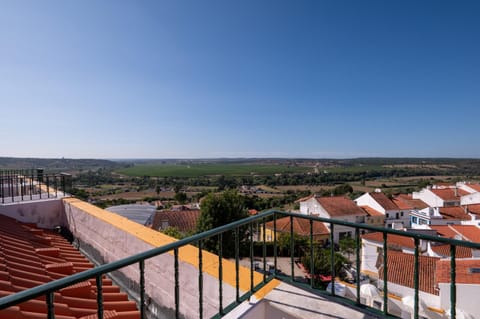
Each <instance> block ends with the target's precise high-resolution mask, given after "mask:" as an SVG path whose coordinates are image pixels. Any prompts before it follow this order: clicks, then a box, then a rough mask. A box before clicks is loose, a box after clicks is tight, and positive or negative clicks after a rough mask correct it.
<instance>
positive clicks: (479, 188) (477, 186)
mask: <svg viewBox="0 0 480 319" xmlns="http://www.w3.org/2000/svg"><path fill="white" fill-rule="evenodd" d="M467 186H468V187H470V188H471V189H473V190H475V191H477V192H480V184H467Z"/></svg>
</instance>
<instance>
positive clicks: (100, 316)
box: [95, 275, 103, 319]
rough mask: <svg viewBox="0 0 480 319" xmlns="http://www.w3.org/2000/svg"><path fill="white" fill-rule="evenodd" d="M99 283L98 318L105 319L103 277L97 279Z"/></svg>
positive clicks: (99, 276) (98, 276)
mask: <svg viewBox="0 0 480 319" xmlns="http://www.w3.org/2000/svg"><path fill="white" fill-rule="evenodd" d="M95 279H96V283H97V309H98V310H97V318H98V319H103V288H102V275H97V276H96V277H95Z"/></svg>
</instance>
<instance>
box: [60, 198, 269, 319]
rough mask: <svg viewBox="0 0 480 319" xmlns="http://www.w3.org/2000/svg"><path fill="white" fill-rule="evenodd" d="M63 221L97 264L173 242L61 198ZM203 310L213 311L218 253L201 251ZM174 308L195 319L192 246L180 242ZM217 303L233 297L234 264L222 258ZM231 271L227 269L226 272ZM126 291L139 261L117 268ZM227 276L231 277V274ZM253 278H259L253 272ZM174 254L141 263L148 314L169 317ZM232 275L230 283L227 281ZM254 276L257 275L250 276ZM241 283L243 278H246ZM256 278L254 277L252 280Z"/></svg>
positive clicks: (134, 280)
mask: <svg viewBox="0 0 480 319" xmlns="http://www.w3.org/2000/svg"><path fill="white" fill-rule="evenodd" d="M64 206H65V215H66V220H67V225H68V227H69V229H70V231H71V232H72V233H73V235H74V237H75V238H77V239H78V241H79V244H80V248H81V249H84V250H85V251H86V252H87V254H89V255H90V256H91V257H93V258H94V259H96V260H97V261H98V262H100V263H108V262H112V261H115V260H119V259H122V258H125V257H129V256H132V255H134V254H137V253H140V252H143V251H146V250H149V249H152V248H154V247H159V246H162V245H165V244H168V243H171V242H173V241H175V239H173V238H171V237H169V236H166V235H164V234H162V233H159V232H157V231H154V230H152V229H149V228H146V227H144V226H142V225H139V224H137V223H134V222H132V221H129V220H128V219H126V218H124V217H121V216H119V215H117V214H114V213H110V212H107V211H105V210H103V209H100V208H97V207H95V206H93V205H90V204H88V203H86V202H83V201H80V200H78V199H65V200H64ZM202 255H203V269H204V273H203V287H204V290H203V291H204V294H203V298H204V299H203V311H204V316H205V317H211V316H212V315H214V314H216V313H217V312H218V298H219V297H218V295H219V283H218V279H217V278H218V277H217V276H216V275H215V274H216V273H218V256H216V255H213V254H211V253H208V252H206V251H203V253H202ZM179 256H180V258H179V281H180V312H181V314H182V315H183V316H185V317H186V318H198V316H199V315H198V314H199V293H198V291H199V289H198V273H199V271H198V248H196V247H194V246H186V247H184V248H182V249H180V251H179ZM223 266H224V273H225V275H224V276H225V277H224V282H223V305H224V306H226V305H228V304H229V303H231V302H233V301H234V299H235V288H234V284H233V285H232V284H230V283H232V282H233V283H234V282H235V281H234V278H235V277H234V273H235V272H234V268H232V267H234V265H233V264H232V263H231V262H229V261H226V260H224V261H223ZM232 269H233V271H232ZM121 274H122V275H121V276H120V277H123V279H124V280H125V279H127V281H128V282H127V283H125V282H124V283H123V284H124V285H125V286H128V287H129V289H132V290H137V291H138V285H139V280H140V272H139V265H138V264H136V265H132V266H129V267H126V268H124V269H122V270H121ZM232 276H233V277H232ZM256 277H259V276H257V275H256ZM174 278H175V274H174V257H173V252H172V253H171V254H164V255H161V256H158V257H155V258H152V259H149V260H147V261H146V262H145V291H146V295H147V300H146V303H147V306H148V310H149V312H150V316H151V317H152V318H170V317H172V315H173V314H174V309H175V299H174V287H175V282H174ZM247 278H249V270H248V269H244V268H242V269H241V283H242V285H241V286H242V287H241V288H243V289H241V290H242V293H243V292H245V290H247V289H244V286H248V287H249V283H250V281H249V280H248V281H247V280H246V279H247ZM232 279H233V281H232ZM256 279H260V278H256ZM246 281H247V282H246ZM256 281H257V280H256Z"/></svg>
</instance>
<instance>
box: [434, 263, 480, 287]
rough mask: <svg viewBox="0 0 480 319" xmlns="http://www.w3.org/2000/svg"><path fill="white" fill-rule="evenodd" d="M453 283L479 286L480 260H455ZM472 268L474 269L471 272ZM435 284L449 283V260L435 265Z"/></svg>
mask: <svg viewBox="0 0 480 319" xmlns="http://www.w3.org/2000/svg"><path fill="white" fill-rule="evenodd" d="M455 264H456V266H455V274H456V276H455V282H456V283H457V284H477V285H478V284H480V272H479V271H480V259H456V260H455ZM472 268H473V269H475V270H473V271H472ZM436 274H437V279H436V283H437V284H438V283H449V282H450V259H442V260H440V261H439V262H438V263H437V269H436Z"/></svg>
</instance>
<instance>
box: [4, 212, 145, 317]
mask: <svg viewBox="0 0 480 319" xmlns="http://www.w3.org/2000/svg"><path fill="white" fill-rule="evenodd" d="M0 255H1V257H0V263H1V267H0V269H1V271H0V279H1V280H0V296H4V295H9V294H13V293H16V292H18V291H22V290H25V289H27V288H31V287H35V286H38V285H40V284H43V283H46V282H50V281H52V280H54V279H57V278H62V277H65V276H67V274H69V273H72V272H74V271H77V270H79V269H86V268H92V267H93V264H92V263H90V262H88V260H87V259H85V257H83V256H82V255H81V254H80V252H79V251H78V250H76V249H75V248H73V247H72V246H71V245H70V244H69V243H68V242H67V240H66V239H64V238H63V237H61V236H60V235H59V234H57V233H55V232H53V231H50V230H44V229H38V228H36V227H35V226H34V225H32V224H22V223H20V222H17V221H16V220H14V219H12V218H9V217H6V216H3V215H0ZM59 272H64V274H61V273H59ZM102 282H103V293H104V295H103V296H104V300H105V303H104V307H105V310H112V311H116V313H117V314H118V315H119V318H124V319H129V318H139V315H140V313H139V312H138V311H137V310H136V304H135V303H134V302H132V301H126V300H127V299H128V297H127V295H126V294H124V293H119V292H120V289H119V288H118V287H116V286H112V281H111V280H110V279H104V280H102ZM94 284H95V279H93V284H92V281H87V282H82V283H78V284H75V285H72V286H70V287H67V288H64V289H61V290H60V291H58V292H56V293H55V314H56V315H55V318H60V319H67V318H68V319H75V318H80V317H83V316H86V315H91V314H95V313H96V305H97V303H96V300H97V298H96V294H95V289H96V287H95V286H94ZM111 292H113V293H115V294H111ZM86 305H88V307H87V308H83V306H86ZM45 314H46V306H45V302H44V301H39V300H29V301H26V302H23V303H21V304H20V305H19V306H15V307H10V308H7V309H3V310H0V317H1V318H45ZM112 314H113V312H112ZM109 316H110V314H109V315H107V316H106V318H109ZM111 318H114V317H111Z"/></svg>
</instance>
